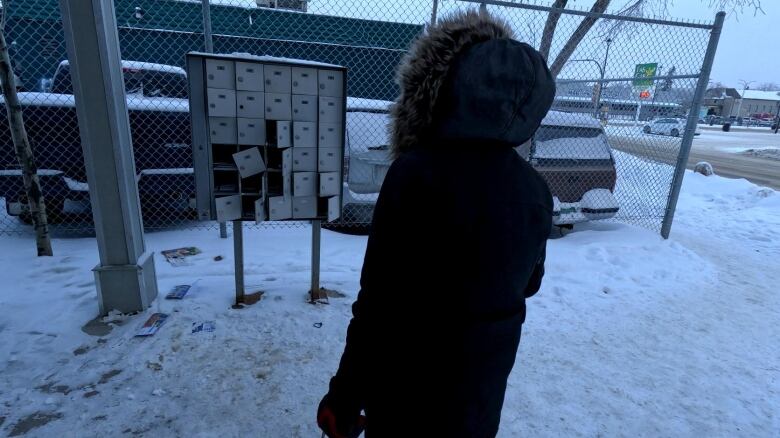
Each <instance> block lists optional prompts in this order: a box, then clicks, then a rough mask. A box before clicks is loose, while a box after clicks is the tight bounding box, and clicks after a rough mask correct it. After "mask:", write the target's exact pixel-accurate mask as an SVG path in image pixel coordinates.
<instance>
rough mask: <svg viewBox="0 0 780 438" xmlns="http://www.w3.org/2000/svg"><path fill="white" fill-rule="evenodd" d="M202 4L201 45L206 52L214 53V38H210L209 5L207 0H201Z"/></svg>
mask: <svg viewBox="0 0 780 438" xmlns="http://www.w3.org/2000/svg"><path fill="white" fill-rule="evenodd" d="M201 4H202V5H203V45H204V47H205V48H206V52H208V53H214V40H213V39H212V38H211V7H210V6H209V0H201Z"/></svg>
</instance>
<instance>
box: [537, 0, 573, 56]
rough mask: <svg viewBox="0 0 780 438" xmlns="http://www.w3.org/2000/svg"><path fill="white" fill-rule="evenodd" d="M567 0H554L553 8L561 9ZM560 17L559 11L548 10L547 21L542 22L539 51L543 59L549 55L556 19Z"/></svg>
mask: <svg viewBox="0 0 780 438" xmlns="http://www.w3.org/2000/svg"><path fill="white" fill-rule="evenodd" d="M567 3H569V0H555V3H553V5H552V7H553V8H558V9H563V8H565V7H566V4H567ZM559 18H561V13H560V12H550V13H549V14H548V15H547V21H546V22H545V23H544V31H543V32H542V42H541V43H540V44H539V53H541V54H542V58H544V60H545V61H547V59H548V58H549V57H550V47H552V42H553V37H555V29H556V28H557V27H558V19H559Z"/></svg>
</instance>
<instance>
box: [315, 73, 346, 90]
mask: <svg viewBox="0 0 780 438" xmlns="http://www.w3.org/2000/svg"><path fill="white" fill-rule="evenodd" d="M317 76H318V83H319V89H320V90H319V95H320V96H332V97H343V96H344V74H343V73H342V72H340V71H336V70H319V71H318V73H317Z"/></svg>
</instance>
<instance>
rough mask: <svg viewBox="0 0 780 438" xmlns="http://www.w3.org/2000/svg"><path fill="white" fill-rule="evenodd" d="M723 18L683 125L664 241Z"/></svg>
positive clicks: (715, 30)
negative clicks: (683, 132)
mask: <svg viewBox="0 0 780 438" xmlns="http://www.w3.org/2000/svg"><path fill="white" fill-rule="evenodd" d="M725 18H726V13H725V12H723V11H721V12H718V14H717V15H716V16H715V23H714V25H713V26H712V32H711V33H710V41H709V43H708V44H707V52H706V53H705V54H704V63H703V64H702V67H701V73H700V74H699V81H698V82H697V84H696V92H695V93H694V95H693V102H692V105H691V109H690V112H689V113H688V121H687V123H686V124H685V134H684V135H683V139H682V143H681V144H680V155H678V156H677V167H675V169H674V177H673V178H672V191H671V193H670V194H669V199H668V201H667V204H666V212H665V214H664V221H663V224H662V225H661V236H663V238H664V239H668V238H669V233H670V232H671V230H672V220H673V219H674V211H675V209H676V208H677V199H678V198H679V197H680V188H681V187H682V182H683V177H684V176H685V169H686V166H687V164H688V158H689V157H690V154H691V144H692V143H693V136H694V134H695V133H696V124H697V123H698V120H699V108H700V107H701V101H702V99H703V98H704V93H705V92H706V91H707V84H708V83H709V80H710V73H711V72H712V63H713V61H714V60H715V52H716V51H717V49H718V41H719V40H720V33H721V31H722V30H723V21H724V20H725Z"/></svg>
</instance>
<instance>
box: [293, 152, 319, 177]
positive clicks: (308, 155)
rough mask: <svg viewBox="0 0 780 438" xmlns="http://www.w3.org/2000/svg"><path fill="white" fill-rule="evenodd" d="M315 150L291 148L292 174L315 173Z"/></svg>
mask: <svg viewBox="0 0 780 438" xmlns="http://www.w3.org/2000/svg"><path fill="white" fill-rule="evenodd" d="M316 171H317V148H293V172H316Z"/></svg>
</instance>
